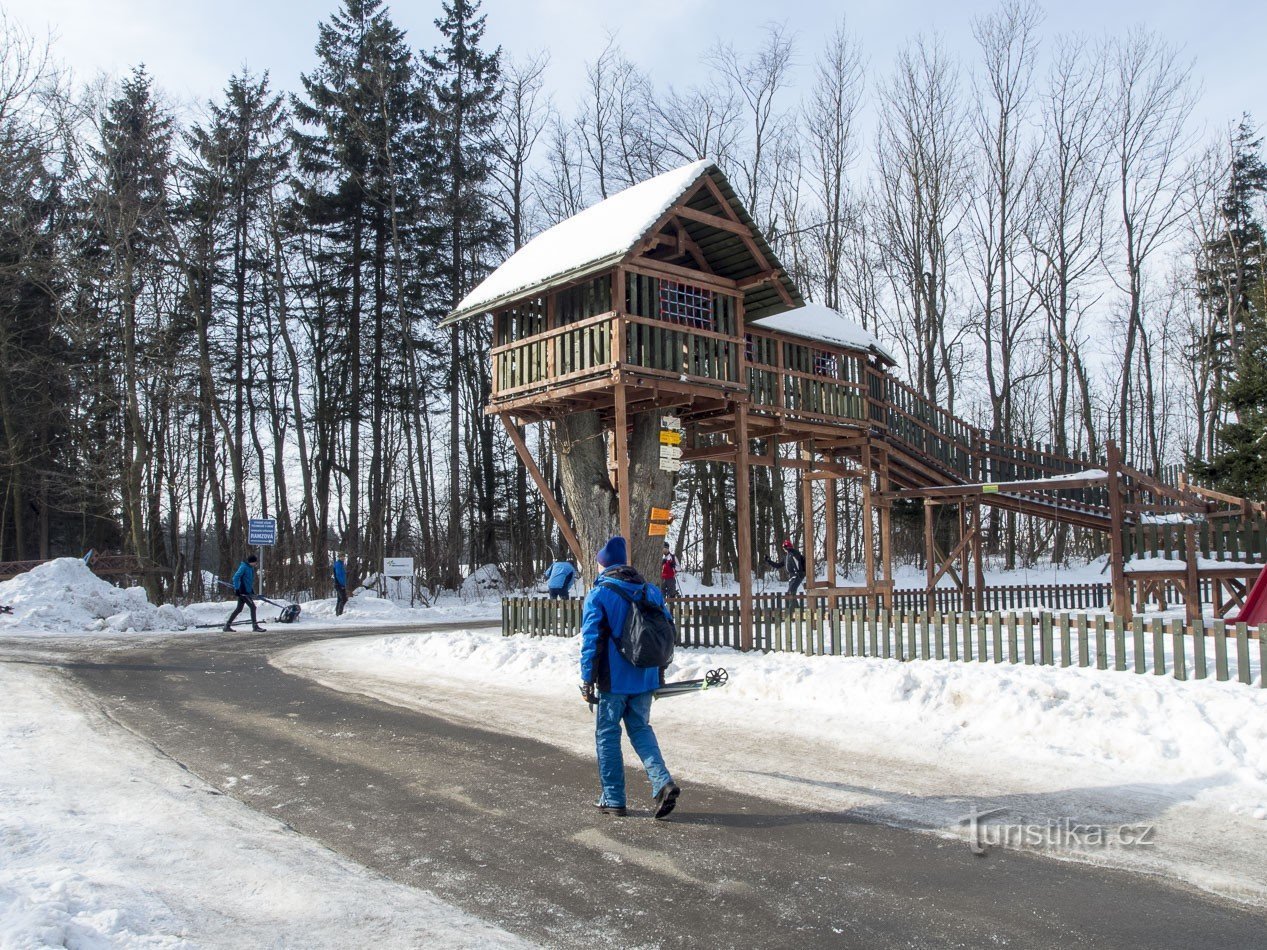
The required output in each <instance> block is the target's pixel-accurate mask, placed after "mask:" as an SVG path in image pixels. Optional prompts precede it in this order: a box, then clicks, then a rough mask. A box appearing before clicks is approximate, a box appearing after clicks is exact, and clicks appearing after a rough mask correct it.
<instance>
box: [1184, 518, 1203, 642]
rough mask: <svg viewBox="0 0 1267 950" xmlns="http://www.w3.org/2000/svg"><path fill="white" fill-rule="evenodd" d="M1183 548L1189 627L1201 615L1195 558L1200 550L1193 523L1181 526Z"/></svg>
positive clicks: (1199, 582) (1199, 576)
mask: <svg viewBox="0 0 1267 950" xmlns="http://www.w3.org/2000/svg"><path fill="white" fill-rule="evenodd" d="M1183 548H1184V563H1185V564H1186V565H1187V570H1186V571H1185V572H1184V587H1186V588H1187V590H1186V591H1185V592H1184V593H1185V597H1184V608H1185V610H1184V613H1185V615H1186V616H1187V619H1188V626H1189V627H1191V626H1192V625H1193V624H1194V623H1196V621H1197V620H1198V619H1200V617H1201V574H1200V572H1199V569H1198V566H1197V559H1198V558H1199V557H1200V556H1201V552H1200V551H1199V550H1198V549H1197V526H1196V525H1194V524H1186V525H1184V526H1183Z"/></svg>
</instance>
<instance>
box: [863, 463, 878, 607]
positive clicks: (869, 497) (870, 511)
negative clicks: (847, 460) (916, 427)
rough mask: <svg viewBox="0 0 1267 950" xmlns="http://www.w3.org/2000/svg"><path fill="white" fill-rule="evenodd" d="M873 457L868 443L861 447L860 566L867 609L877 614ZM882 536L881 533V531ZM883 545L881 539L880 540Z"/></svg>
mask: <svg viewBox="0 0 1267 950" xmlns="http://www.w3.org/2000/svg"><path fill="white" fill-rule="evenodd" d="M874 461H875V457H874V456H873V455H872V453H871V445H870V443H868V444H866V445H863V447H862V564H863V569H864V570H865V571H866V584H867V590H868V591H870V593H868V594H867V609H868V610H870V611H871V613H872V614H873V615H874V614H875V613H877V607H878V606H879V601H878V600H877V598H876V596H875V587H876V583H875V582H876V576H875V523H874V522H875V494H874V492H873V491H872V489H871V479H872V476H873V475H874V464H873V463H874ZM881 534H883V531H881ZM881 543H883V538H881Z"/></svg>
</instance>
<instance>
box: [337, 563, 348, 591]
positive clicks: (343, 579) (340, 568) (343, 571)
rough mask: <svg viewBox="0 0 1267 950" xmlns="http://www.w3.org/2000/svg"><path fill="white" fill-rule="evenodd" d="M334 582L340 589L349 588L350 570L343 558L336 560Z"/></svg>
mask: <svg viewBox="0 0 1267 950" xmlns="http://www.w3.org/2000/svg"><path fill="white" fill-rule="evenodd" d="M334 582H335V583H336V584H338V585H339V586H340V587H347V586H348V569H347V568H346V567H345V566H344V564H343V560H342V559H341V558H335V561H334Z"/></svg>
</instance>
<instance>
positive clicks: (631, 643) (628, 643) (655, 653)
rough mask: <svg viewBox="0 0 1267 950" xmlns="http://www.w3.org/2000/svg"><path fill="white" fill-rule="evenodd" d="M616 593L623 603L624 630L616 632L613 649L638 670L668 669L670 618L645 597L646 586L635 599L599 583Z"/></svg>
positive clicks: (673, 634) (673, 629)
mask: <svg viewBox="0 0 1267 950" xmlns="http://www.w3.org/2000/svg"><path fill="white" fill-rule="evenodd" d="M598 586H599V587H605V588H607V589H608V590H610V591H614V592H615V593H617V594H619V595H620V597H621V599H623V600H624V601H625V602H626V603H627V604H629V613H627V614H625V628H624V629H623V630H622V631H621V632H620V640H619V641H618V642H617V644H616V649H617V650H618V651H619V652H620V655H621V656H623V657H624V658H625V659H626V660H628V661H629V662H630V663H631V664H632V665H633V666H636V667H638V668H639V669H644V670H649V669H657V668H662V667H665V666H668V665H669V664H670V663H671V662H673V641H674V640H675V639H676V637H677V628H676V627H675V626H674V624H673V619H672V618H671V617H670V616H669V615H668V614H667V613H665V611H664V608H663V607H661V606H660V605H659V604H655V603H653V602H652V601H651V599H650V598H649V597H647V585H645V584H644V585H643V587H642V592H641V593H640V594H639V595H638V597H637V598H636V599H635V598H634V597H631V596H630V595H629V594H627V593H625V591H624V590H622V589H621V588H620V587H618V586H616V585H615V584H599V585H598Z"/></svg>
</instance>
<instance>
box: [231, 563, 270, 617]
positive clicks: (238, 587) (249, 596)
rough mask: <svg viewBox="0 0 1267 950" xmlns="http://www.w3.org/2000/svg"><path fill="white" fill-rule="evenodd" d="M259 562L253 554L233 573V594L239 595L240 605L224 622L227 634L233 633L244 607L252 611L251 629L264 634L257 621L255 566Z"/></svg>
mask: <svg viewBox="0 0 1267 950" xmlns="http://www.w3.org/2000/svg"><path fill="white" fill-rule="evenodd" d="M258 562H259V558H257V557H256V556H255V555H254V554H252V555H251V556H250V557H248V558H247V559H246V560H245V561H243V562H242V563H241V564H239V565H238V569H237V570H236V571H234V572H233V592H234V593H235V594H237V595H238V605H237V606H236V607H234V608H233V613H231V614H229V619H228V620H226V621H225V622H224V632H225V633H232V632H233V621H235V620H237V619H238V614H240V613H241V612H242V608H243V607H249V608H250V610H251V629H252V630H254V631H255V632H256V633H263V632H264V628H263V627H261V626H260V625H259V621H258V620H256V619H255V565H256V564H257V563H258Z"/></svg>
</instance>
